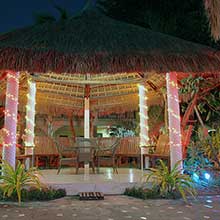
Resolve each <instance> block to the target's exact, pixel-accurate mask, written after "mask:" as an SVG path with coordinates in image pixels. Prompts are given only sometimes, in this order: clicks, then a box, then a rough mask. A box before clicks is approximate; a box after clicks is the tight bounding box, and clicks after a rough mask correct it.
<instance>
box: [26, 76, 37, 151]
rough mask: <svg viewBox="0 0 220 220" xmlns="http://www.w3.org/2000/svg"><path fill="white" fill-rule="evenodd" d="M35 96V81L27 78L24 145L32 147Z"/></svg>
mask: <svg viewBox="0 0 220 220" xmlns="http://www.w3.org/2000/svg"><path fill="white" fill-rule="evenodd" d="M35 97H36V83H35V82H32V81H31V80H30V79H29V80H28V94H27V104H26V116H25V119H26V129H25V136H24V139H25V146H26V147H28V148H32V147H33V146H34V137H35V133H34V127H35V105H36V102H35Z"/></svg>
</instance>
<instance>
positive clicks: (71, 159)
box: [54, 139, 78, 174]
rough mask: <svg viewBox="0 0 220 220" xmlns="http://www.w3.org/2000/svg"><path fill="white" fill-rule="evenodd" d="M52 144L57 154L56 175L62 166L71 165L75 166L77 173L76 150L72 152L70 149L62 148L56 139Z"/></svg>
mask: <svg viewBox="0 0 220 220" xmlns="http://www.w3.org/2000/svg"><path fill="white" fill-rule="evenodd" d="M54 143H55V146H56V148H57V152H58V154H59V166H58V170H57V174H59V173H60V170H61V168H62V165H73V164H74V163H75V164H76V173H78V150H77V149H75V150H74V149H73V148H72V147H71V148H70V147H64V146H63V145H61V144H60V142H59V141H58V140H57V139H55V140H54Z"/></svg>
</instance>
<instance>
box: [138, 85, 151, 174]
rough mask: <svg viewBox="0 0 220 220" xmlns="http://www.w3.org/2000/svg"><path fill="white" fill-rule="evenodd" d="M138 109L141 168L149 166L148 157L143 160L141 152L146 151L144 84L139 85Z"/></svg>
mask: <svg viewBox="0 0 220 220" xmlns="http://www.w3.org/2000/svg"><path fill="white" fill-rule="evenodd" d="M139 109H140V145H139V146H140V148H141V170H143V169H144V164H143V162H145V168H149V158H148V157H146V158H145V161H143V154H144V153H148V148H146V147H147V146H148V142H149V136H148V131H149V127H148V106H147V88H146V87H145V85H144V84H141V85H139Z"/></svg>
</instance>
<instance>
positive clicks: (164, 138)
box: [144, 134, 170, 167]
mask: <svg viewBox="0 0 220 220" xmlns="http://www.w3.org/2000/svg"><path fill="white" fill-rule="evenodd" d="M145 157H149V158H150V162H151V166H152V167H155V166H156V161H157V160H158V159H162V160H167V162H168V166H169V167H170V146H169V136H168V135H167V134H161V135H160V136H159V138H158V141H157V144H156V149H155V151H154V152H153V153H147V154H144V158H145Z"/></svg>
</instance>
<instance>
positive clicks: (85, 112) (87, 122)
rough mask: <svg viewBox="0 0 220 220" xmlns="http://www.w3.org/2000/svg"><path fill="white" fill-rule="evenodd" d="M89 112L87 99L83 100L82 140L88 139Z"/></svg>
mask: <svg viewBox="0 0 220 220" xmlns="http://www.w3.org/2000/svg"><path fill="white" fill-rule="evenodd" d="M89 115H90V111H89V98H85V99H84V138H89V137H90V135H89V133H90V132H89V131H90V118H89Z"/></svg>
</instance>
